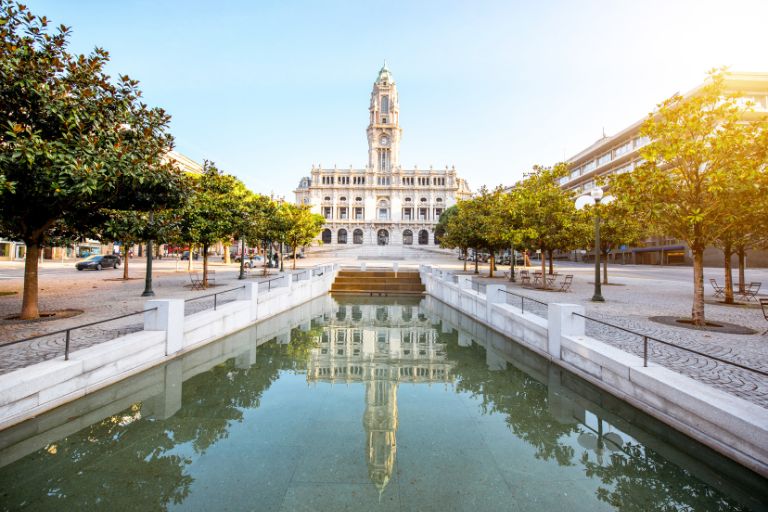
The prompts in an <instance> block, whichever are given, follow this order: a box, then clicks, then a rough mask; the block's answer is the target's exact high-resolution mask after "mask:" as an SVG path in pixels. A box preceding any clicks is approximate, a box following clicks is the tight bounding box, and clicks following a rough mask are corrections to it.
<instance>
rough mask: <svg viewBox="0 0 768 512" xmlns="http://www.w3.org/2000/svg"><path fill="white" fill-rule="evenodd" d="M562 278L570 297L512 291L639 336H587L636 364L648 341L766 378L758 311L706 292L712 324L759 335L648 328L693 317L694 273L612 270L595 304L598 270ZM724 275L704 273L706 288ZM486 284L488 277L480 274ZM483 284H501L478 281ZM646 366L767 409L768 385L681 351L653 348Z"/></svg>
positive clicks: (752, 273)
mask: <svg viewBox="0 0 768 512" xmlns="http://www.w3.org/2000/svg"><path fill="white" fill-rule="evenodd" d="M556 271H557V272H559V273H561V274H565V273H569V274H570V273H572V274H574V276H575V278H574V283H573V286H572V288H571V291H570V292H568V293H559V292H553V291H540V290H532V289H528V288H522V287H521V286H520V285H519V284H516V283H508V284H507V289H508V290H509V291H511V292H513V293H517V294H520V295H524V296H526V297H532V298H534V299H537V300H540V301H543V302H547V303H549V302H566V303H573V304H582V305H584V306H585V309H586V316H588V317H592V318H595V319H597V320H602V321H604V322H607V323H611V324H614V325H617V326H619V327H623V328H625V329H629V330H632V331H634V332H637V333H640V335H637V334H631V333H627V332H624V331H622V330H620V329H615V328H612V327H609V326H605V325H601V324H599V323H597V322H594V321H590V320H586V324H585V327H586V334H587V335H588V336H591V337H594V338H597V339H599V340H601V341H603V342H605V343H607V344H609V345H611V346H614V347H617V348H620V349H621V350H624V351H626V352H630V353H632V354H635V355H637V356H639V357H642V356H643V336H642V335H646V336H649V337H653V338H657V339H659V340H663V341H666V342H669V343H671V344H674V345H676V346H680V347H684V348H687V349H692V350H696V351H698V352H701V353H703V354H707V355H711V356H714V357H717V358H720V359H724V360H726V361H733V362H735V363H738V364H741V365H744V366H747V367H750V368H755V369H757V370H760V371H762V372H768V336H763V335H762V334H761V333H762V332H763V331H765V329H766V328H768V324H767V323H766V322H765V320H764V318H763V315H762V312H761V310H760V309H759V307H758V306H757V305H755V304H754V303H752V304H748V305H734V306H726V305H724V304H719V303H717V302H716V301H715V300H714V299H713V298H712V290H711V287H710V286H709V284H707V285H705V297H706V300H707V303H706V306H705V314H706V318H707V321H715V322H717V321H721V322H729V323H733V324H737V325H741V326H745V327H749V328H751V329H753V330H755V331H756V334H751V335H739V334H723V333H716V332H711V331H697V330H693V329H686V328H683V327H674V326H669V325H664V324H660V323H656V322H653V321H651V320H649V317H652V316H680V317H686V316H687V317H690V314H691V301H692V287H693V285H692V277H691V276H692V270H691V269H690V268H684V267H666V268H659V267H647V266H634V265H632V266H630V265H627V266H615V267H613V269H609V282H610V283H611V284H609V285H607V286H606V285H603V287H602V294H603V297H604V298H605V302H603V303H599V302H592V301H591V297H592V293H593V290H594V284H593V283H594V268H593V267H589V266H586V265H578V264H569V265H562V264H561V265H558V268H557V269H556ZM722 273H723V271H722V270H720V269H715V268H711V269H710V268H708V269H705V282H706V283H708V282H709V281H708V280H709V278H710V277H712V278H715V279H717V280H718V282H722V280H723V278H722ZM481 275H483V276H487V269H486V270H485V271H484V272H481ZM481 280H482V281H485V282H501V279H498V278H495V279H493V280H491V279H488V278H487V277H486V278H481ZM747 281H748V282H749V281H761V282H763V283H766V284H768V270H766V269H754V270H752V269H748V270H747ZM507 302H508V303H510V304H513V305H515V306H519V299H517V298H515V297H511V298H509V299H508V300H507ZM525 308H526V311H530V312H532V313H534V314H538V315H539V316H545V315H546V310H545V308H544V307H543V306H540V305H537V304H535V303H533V302H532V301H526V302H525ZM648 350H649V361H650V363H649V364H658V365H661V366H664V367H666V368H669V369H671V370H674V371H676V372H679V373H682V374H684V375H687V376H689V377H691V378H693V379H695V380H697V381H700V382H703V383H705V384H708V385H711V386H713V387H716V388H718V389H721V390H723V391H726V392H728V393H730V394H733V395H735V396H738V397H741V398H743V399H745V400H748V401H750V402H752V403H755V404H757V405H760V406H762V407H766V408H768V377H765V376H761V375H759V374H757V373H755V372H751V371H748V370H744V369H741V368H738V367H736V366H732V365H729V364H725V363H722V362H719V361H716V360H714V359H711V358H709V357H706V356H702V355H697V354H695V353H692V352H689V351H686V350H684V349H681V348H676V347H673V346H668V345H665V344H663V343H659V342H655V341H653V340H651V341H650V342H649V348H648Z"/></svg>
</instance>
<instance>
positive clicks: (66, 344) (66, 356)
mask: <svg viewBox="0 0 768 512" xmlns="http://www.w3.org/2000/svg"><path fill="white" fill-rule="evenodd" d="M156 309H157V307H154V308H148V309H142V310H141V311H134V312H133V313H126V314H124V315H119V316H113V317H111V318H106V319H104V320H96V321H95V322H89V323H87V324H81V325H76V326H74V327H69V328H67V329H59V330H58V331H52V332H47V333H45V334H38V335H37V336H30V337H28V338H22V339H20V340H14V341H9V342H8V343H2V344H0V348H3V347H9V346H11V345H16V344H18V343H23V342H25V341H32V340H36V339H38V338H45V337H48V336H54V335H56V334H61V333H66V336H65V338H64V360H65V361H69V342H70V338H71V335H70V333H71V332H72V331H74V330H75V329H83V328H85V327H91V326H92V325H98V324H104V323H107V322H111V321H112V320H120V319H121V318H128V317H129V316H134V315H141V314H144V313H146V312H147V311H155V310H156Z"/></svg>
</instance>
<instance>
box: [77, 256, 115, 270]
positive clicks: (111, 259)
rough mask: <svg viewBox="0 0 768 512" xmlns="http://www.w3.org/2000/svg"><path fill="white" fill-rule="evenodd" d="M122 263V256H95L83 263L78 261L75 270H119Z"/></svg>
mask: <svg viewBox="0 0 768 512" xmlns="http://www.w3.org/2000/svg"><path fill="white" fill-rule="evenodd" d="M121 263H122V261H121V260H120V256H118V255H117V254H93V255H91V256H88V257H87V258H85V259H84V260H83V261H78V262H77V264H75V268H76V269H77V270H85V269H87V268H90V269H94V270H101V269H102V268H117V267H119V266H120V264H121Z"/></svg>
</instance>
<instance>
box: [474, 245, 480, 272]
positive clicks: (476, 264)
mask: <svg viewBox="0 0 768 512" xmlns="http://www.w3.org/2000/svg"><path fill="white" fill-rule="evenodd" d="M479 273H480V271H479V270H477V249H475V274H479Z"/></svg>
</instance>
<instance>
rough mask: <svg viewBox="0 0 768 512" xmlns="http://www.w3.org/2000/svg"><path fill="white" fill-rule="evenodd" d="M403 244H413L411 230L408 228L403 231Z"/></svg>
mask: <svg viewBox="0 0 768 512" xmlns="http://www.w3.org/2000/svg"><path fill="white" fill-rule="evenodd" d="M403 245H413V231H411V230H410V229H406V230H405V231H403Z"/></svg>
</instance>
